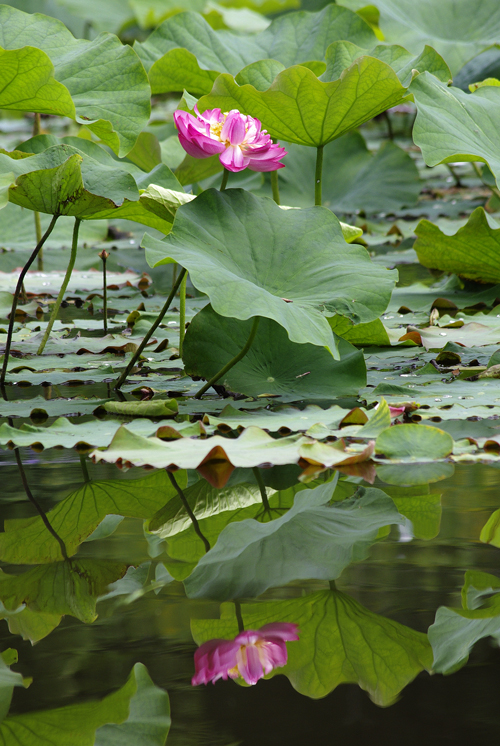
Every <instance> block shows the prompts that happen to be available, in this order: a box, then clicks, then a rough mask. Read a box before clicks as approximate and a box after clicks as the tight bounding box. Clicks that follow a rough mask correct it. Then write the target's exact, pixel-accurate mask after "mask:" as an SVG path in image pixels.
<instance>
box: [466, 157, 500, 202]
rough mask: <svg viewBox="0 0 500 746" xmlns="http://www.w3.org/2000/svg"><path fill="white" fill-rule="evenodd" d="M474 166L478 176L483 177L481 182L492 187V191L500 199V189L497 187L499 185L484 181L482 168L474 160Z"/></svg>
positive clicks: (489, 187)
mask: <svg viewBox="0 0 500 746" xmlns="http://www.w3.org/2000/svg"><path fill="white" fill-rule="evenodd" d="M472 168H473V169H474V171H475V172H476V174H477V175H478V177H479V178H480V179H481V182H482V183H483V184H484V186H487V187H488V189H491V191H492V192H493V194H494V195H495V196H496V197H498V198H499V199H500V189H497V187H494V186H491V184H487V183H486V182H485V181H484V179H483V174H482V172H481V169H480V168H479V166H478V165H477V163H474V162H472Z"/></svg>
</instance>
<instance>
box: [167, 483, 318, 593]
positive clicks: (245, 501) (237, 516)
mask: <svg viewBox="0 0 500 746" xmlns="http://www.w3.org/2000/svg"><path fill="white" fill-rule="evenodd" d="M304 488H305V485H302V484H300V485H296V486H295V487H292V488H290V489H286V490H280V491H278V492H275V491H274V490H270V489H269V488H266V492H267V499H268V504H269V511H267V510H266V509H265V508H264V505H263V504H262V498H261V497H260V493H259V495H258V496H257V493H256V491H255V489H254V485H252V486H251V485H246V487H245V486H243V485H238V488H237V489H235V488H234V487H233V488H231V489H232V490H233V491H234V492H233V495H231V492H230V489H229V488H227V489H225V490H223V493H224V495H225V498H226V499H225V500H224V501H223V502H222V503H221V507H224V508H226V507H227V508H228V509H227V510H222V511H221V512H219V513H216V512H214V513H213V515H209V516H207V517H205V518H204V517H203V516H200V519H199V529H200V531H201V533H202V535H203V536H204V537H205V539H206V540H207V541H208V543H209V544H210V546H211V547H213V546H214V545H215V543H216V542H217V539H218V538H219V536H220V534H221V532H222V531H223V530H224V529H225V528H226V526H228V525H230V524H232V523H234V522H241V521H245V520H249V519H251V520H252V521H254V522H261V523H268V522H269V521H273V520H274V519H276V518H278V517H280V516H282V515H283V513H286V512H287V510H289V509H290V508H291V507H292V505H293V500H294V495H295V493H296V492H297V491H298V490H299V491H300V490H301V489H304ZM211 489H213V488H209V487H207V488H205V489H203V487H201V486H200V487H199V488H198V494H199V495H200V496H201V497H202V498H203V496H207V497H209V498H210V496H212V501H211V504H212V505H213V506H214V507H216V506H217V496H216V494H215V490H214V492H213V493H211V492H210V490H211ZM219 491H220V490H219ZM187 492H188V493H189V494H190V496H191V498H193V497H194V495H195V494H196V492H191V488H190V489H189V490H187ZM253 498H255V500H254V501H253V502H252V500H253ZM170 525H171V526H172V528H174V526H173V524H170ZM167 530H168V524H167V525H166V526H165V527H164V528H159V535H160V536H162V534H163V533H165V532H166V531H167ZM166 544H167V548H166V559H165V560H164V561H165V565H166V567H167V568H168V570H169V572H170V573H171V574H172V575H173V577H174V578H175V579H176V580H182V581H184V580H185V579H186V578H187V577H188V575H190V574H191V573H192V572H193V570H194V569H195V567H196V565H197V564H198V562H199V561H200V559H201V558H202V557H204V556H205V553H206V548H205V545H204V543H203V542H202V540H201V539H200V537H199V536H198V535H197V533H196V531H195V530H194V528H193V526H192V525H191V526H189V527H187V528H186V529H185V530H184V531H182V532H181V533H176V534H175V535H172V536H168V537H166Z"/></svg>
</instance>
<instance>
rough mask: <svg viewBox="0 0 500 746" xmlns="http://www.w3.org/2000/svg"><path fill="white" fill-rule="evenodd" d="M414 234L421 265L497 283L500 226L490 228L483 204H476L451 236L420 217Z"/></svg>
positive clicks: (499, 263) (499, 269) (499, 256)
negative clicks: (464, 222) (464, 223)
mask: <svg viewBox="0 0 500 746" xmlns="http://www.w3.org/2000/svg"><path fill="white" fill-rule="evenodd" d="M415 233H416V235H417V241H416V242H415V244H414V249H415V251H416V252H417V256H418V261H419V262H420V264H423V265H424V267H430V268H432V269H440V270H442V271H444V272H454V273H455V274H457V275H460V276H461V277H467V278H468V279H471V280H476V281H479V282H492V283H498V282H500V228H492V227H490V225H489V220H488V215H487V214H486V213H485V211H484V209H483V208H482V207H476V209H475V210H474V212H473V213H472V215H471V216H470V218H469V219H468V221H467V223H466V225H464V226H462V227H461V228H459V229H458V231H457V232H456V233H455V234H454V235H449V234H447V233H445V232H444V231H442V230H441V229H440V228H439V227H438V226H437V225H434V224H433V223H431V222H430V221H429V220H421V221H420V223H419V224H418V225H417V227H416V228H415Z"/></svg>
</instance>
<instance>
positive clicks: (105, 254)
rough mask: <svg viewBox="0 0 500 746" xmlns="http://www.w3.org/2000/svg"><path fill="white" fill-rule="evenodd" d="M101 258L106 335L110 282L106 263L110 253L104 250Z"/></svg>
mask: <svg viewBox="0 0 500 746" xmlns="http://www.w3.org/2000/svg"><path fill="white" fill-rule="evenodd" d="M99 256H100V257H101V259H102V314H103V316H102V324H103V330H104V334H107V333H108V281H107V278H106V262H107V260H108V256H109V254H108V252H107V251H106V250H105V249H103V250H102V251H101V253H100V254H99Z"/></svg>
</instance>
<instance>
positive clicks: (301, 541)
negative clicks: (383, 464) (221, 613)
mask: <svg viewBox="0 0 500 746" xmlns="http://www.w3.org/2000/svg"><path fill="white" fill-rule="evenodd" d="M335 486H336V485H335V483H327V484H326V485H321V486H320V487H316V488H315V489H314V490H307V491H303V492H300V493H299V494H298V495H297V496H296V497H295V502H294V505H293V508H291V509H290V510H289V511H288V512H287V513H286V514H285V515H284V516H282V517H280V518H276V520H274V521H271V522H270V523H258V522H256V521H253V520H247V521H239V522H238V523H232V524H230V525H229V526H227V527H226V528H225V529H224V530H223V531H222V533H221V534H220V536H219V538H218V539H217V543H216V545H215V546H214V547H213V548H212V549H211V550H210V552H208V553H207V554H206V555H205V556H203V557H202V558H201V559H200V561H199V562H198V565H197V567H196V569H195V570H194V571H193V573H192V574H191V575H190V576H189V577H188V578H187V579H186V580H185V581H184V585H185V588H186V592H187V594H188V596H189V597H190V598H198V597H209V598H216V599H220V600H225V599H228V598H245V597H251V596H259V595H260V594H261V593H263V592H264V591H265V590H266V589H267V588H271V587H272V586H278V585H285V584H286V583H288V582H290V581H291V580H301V579H305V578H317V579H321V580H334V579H335V578H338V577H339V575H340V574H341V573H342V571H343V570H344V568H346V567H347V566H348V565H349V564H350V563H351V562H355V561H359V560H362V559H365V558H366V556H367V554H368V549H369V547H370V546H371V544H373V542H374V541H375V540H376V538H377V534H378V531H379V529H380V528H382V527H384V526H388V525H390V524H400V523H404V520H405V519H404V518H403V517H402V516H401V515H400V514H399V513H398V511H397V508H396V506H395V505H394V502H393V501H392V500H391V498H390V497H388V496H387V495H386V494H385V493H384V492H382V491H381V490H376V489H373V488H369V489H368V490H366V492H364V494H362V495H361V496H356V497H354V498H351V499H349V500H343V501H342V502H340V503H334V504H333V505H329V504H328V503H329V502H330V500H331V499H332V496H333V492H334V490H335Z"/></svg>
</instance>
